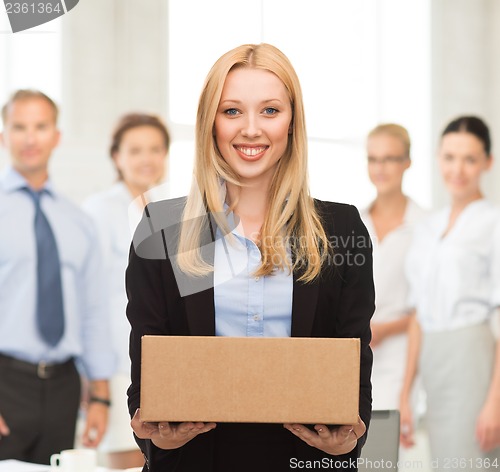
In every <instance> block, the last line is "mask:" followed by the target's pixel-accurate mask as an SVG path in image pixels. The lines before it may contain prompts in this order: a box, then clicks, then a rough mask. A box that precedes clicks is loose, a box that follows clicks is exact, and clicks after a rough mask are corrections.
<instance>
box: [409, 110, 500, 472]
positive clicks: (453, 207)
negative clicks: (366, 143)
mask: <svg viewBox="0 0 500 472" xmlns="http://www.w3.org/2000/svg"><path fill="white" fill-rule="evenodd" d="M490 148H491V142H490V136H489V131H488V128H487V126H486V124H485V123H484V122H483V121H482V120H480V119H479V118H476V117H469V116H465V117H460V118H458V119H456V120H454V121H452V122H451V123H450V124H449V125H448V126H447V127H446V128H445V130H444V131H443V133H442V137H441V143H440V150H439V164H440V170H441V174H442V177H443V180H444V184H445V186H446V188H447V190H448V193H449V195H450V204H449V205H448V206H447V207H446V208H444V209H442V210H441V211H438V212H436V213H435V214H433V215H432V216H430V217H429V218H428V219H426V220H425V221H424V222H423V223H422V224H421V225H419V226H418V227H417V229H416V231H415V238H414V242H413V244H412V247H411V249H410V253H409V256H408V265H407V269H408V270H407V273H408V277H409V280H410V289H411V298H412V300H413V302H414V306H415V308H416V316H415V317H414V318H412V322H411V325H410V343H409V356H408V366H407V372H406V376H405V383H404V386H403V391H402V395H401V440H402V443H403V444H404V445H406V446H410V445H411V444H412V443H413V425H412V412H411V408H410V402H409V390H410V388H411V384H412V380H413V378H414V376H415V373H416V371H417V366H418V370H419V371H420V374H421V376H422V381H423V386H424V388H425V390H426V394H427V412H426V425H427V428H428V433H429V439H430V448H431V456H432V466H433V469H436V470H457V469H459V468H465V469H467V470H489V469H490V468H491V467H495V468H498V467H499V466H500V457H499V456H500V448H499V447H498V446H499V445H500V347H499V343H498V342H496V343H495V339H494V337H493V335H492V332H491V329H490V326H489V320H490V317H491V315H492V313H493V312H494V310H495V309H498V304H499V303H500V299H499V297H498V291H499V287H500V276H499V275H500V270H499V265H500V259H499V256H498V241H497V240H495V237H494V231H495V228H496V227H498V223H499V210H498V209H497V208H496V207H495V206H494V205H493V204H492V203H490V202H489V201H488V200H486V199H485V198H484V197H483V193H482V191H481V187H480V181H481V177H482V176H483V174H485V173H486V172H487V171H488V170H489V169H490V167H491V165H492V156H491V149H490ZM495 244H496V245H497V248H496V249H495ZM495 293H496V294H497V295H496V296H495Z"/></svg>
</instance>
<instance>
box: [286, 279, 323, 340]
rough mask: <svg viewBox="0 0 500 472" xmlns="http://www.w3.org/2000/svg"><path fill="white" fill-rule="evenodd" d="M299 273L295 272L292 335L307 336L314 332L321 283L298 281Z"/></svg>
mask: <svg viewBox="0 0 500 472" xmlns="http://www.w3.org/2000/svg"><path fill="white" fill-rule="evenodd" d="M297 277H298V274H295V273H294V274H293V297H292V337H306V336H310V335H311V333H312V328H313V324H314V317H315V315H316V305H317V302H318V292H319V283H318V282H317V281H315V282H313V283H308V284H304V283H302V282H299V281H297Z"/></svg>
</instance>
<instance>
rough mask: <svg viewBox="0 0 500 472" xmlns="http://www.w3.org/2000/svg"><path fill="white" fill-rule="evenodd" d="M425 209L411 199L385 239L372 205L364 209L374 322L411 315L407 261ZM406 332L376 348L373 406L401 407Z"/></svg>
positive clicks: (379, 407) (378, 408)
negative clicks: (379, 236) (369, 245)
mask: <svg viewBox="0 0 500 472" xmlns="http://www.w3.org/2000/svg"><path fill="white" fill-rule="evenodd" d="M426 213H427V212H426V211H425V210H423V209H422V208H420V207H419V206H418V205H417V204H416V203H415V202H414V201H413V200H411V199H408V200H407V204H406V210H405V214H404V217H403V223H402V224H401V225H400V226H398V227H397V228H395V229H394V230H392V231H391V232H389V233H388V234H387V235H386V236H385V237H384V239H382V241H378V239H377V234H376V232H375V228H374V225H373V221H372V219H371V216H370V207H368V208H367V209H365V210H364V211H362V212H361V218H362V219H363V221H364V223H365V226H366V228H367V229H368V232H369V234H370V238H371V240H372V242H373V280H374V284H375V305H376V310H375V313H374V314H373V318H372V320H373V322H375V323H385V322H390V321H395V320H398V319H400V318H403V317H405V316H407V315H408V313H409V312H410V310H411V308H412V307H411V306H409V305H408V291H409V286H408V281H407V280H406V277H405V260H406V256H407V253H408V250H409V248H410V244H411V241H412V235H413V230H414V228H415V226H416V224H417V223H419V222H420V221H422V219H423V218H424V217H425V215H426ZM406 351H407V335H406V333H400V334H397V335H394V336H390V337H388V338H386V339H384V340H383V342H382V343H380V344H378V345H377V346H375V347H373V371H372V386H373V388H372V394H373V408H374V409H377V410H385V409H398V408H399V394H400V391H401V386H402V383H403V379H404V372H405V366H406Z"/></svg>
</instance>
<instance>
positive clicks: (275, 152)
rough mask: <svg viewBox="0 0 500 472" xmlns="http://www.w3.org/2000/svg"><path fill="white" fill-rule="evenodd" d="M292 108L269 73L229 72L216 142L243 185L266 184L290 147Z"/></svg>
mask: <svg viewBox="0 0 500 472" xmlns="http://www.w3.org/2000/svg"><path fill="white" fill-rule="evenodd" d="M291 122H292V107H291V104H290V99H289V97H288V93H287V90H286V88H285V86H284V84H283V82H282V81H281V80H280V79H279V78H278V77H277V76H276V75H275V74H273V73H272V72H269V71H266V70H262V69H253V68H237V69H234V70H232V71H231V72H229V74H228V75H227V77H226V81H225V83H224V88H223V90H222V96H221V99H220V102H219V106H218V109H217V115H216V118H215V127H214V131H215V141H216V144H217V147H218V149H219V151H220V153H221V155H222V157H223V159H224V160H225V161H226V162H227V164H228V165H229V166H230V167H231V169H232V170H233V171H234V172H235V173H236V174H237V175H238V176H239V178H240V181H241V182H242V183H243V184H246V185H251V186H262V188H264V189H267V188H268V187H269V185H270V182H271V180H272V177H273V175H274V172H275V170H276V166H277V164H278V162H279V160H280V159H281V157H282V156H283V154H284V153H285V151H286V149H287V145H288V137H289V130H290V125H291Z"/></svg>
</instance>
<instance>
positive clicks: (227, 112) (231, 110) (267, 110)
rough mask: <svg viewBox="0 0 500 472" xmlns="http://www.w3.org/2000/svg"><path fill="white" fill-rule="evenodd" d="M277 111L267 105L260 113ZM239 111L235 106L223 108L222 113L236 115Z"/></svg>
mask: <svg viewBox="0 0 500 472" xmlns="http://www.w3.org/2000/svg"><path fill="white" fill-rule="evenodd" d="M278 111H279V110H277V109H276V108H274V107H267V108H264V110H262V113H263V114H264V115H275V114H276V113H278ZM240 113H241V112H240V111H239V110H237V109H236V108H228V109H227V110H224V114H225V115H228V116H237V115H239V114H240Z"/></svg>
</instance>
